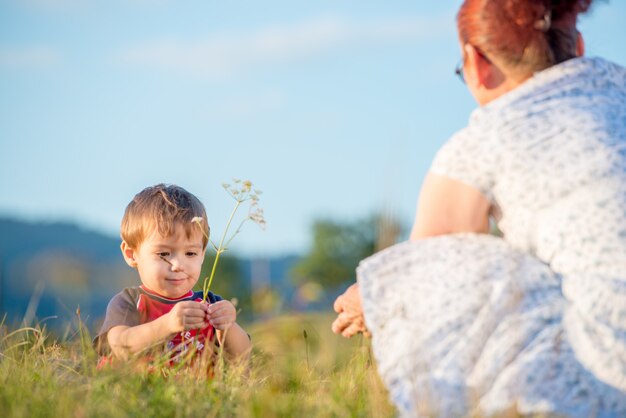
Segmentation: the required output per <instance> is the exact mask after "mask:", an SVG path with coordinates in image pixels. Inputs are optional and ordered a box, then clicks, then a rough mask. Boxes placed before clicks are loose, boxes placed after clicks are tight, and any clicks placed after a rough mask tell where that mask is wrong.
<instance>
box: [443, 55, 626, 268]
mask: <svg viewBox="0 0 626 418" xmlns="http://www.w3.org/2000/svg"><path fill="white" fill-rule="evenodd" d="M459 160H465V162H463V161H459ZM451 166H454V168H452V167H451ZM433 169H434V171H436V172H439V173H442V174H446V175H452V176H453V177H455V178H456V179H458V180H461V181H465V182H467V183H469V184H470V185H473V186H476V187H477V188H478V189H479V190H481V191H482V192H483V193H484V194H485V195H487V196H488V197H489V198H491V199H492V200H493V201H494V203H495V204H496V205H497V206H498V207H499V209H500V211H501V214H502V218H501V220H500V222H499V227H500V229H501V230H502V231H503V233H504V237H505V239H506V240H507V241H508V242H509V243H511V245H513V246H514V247H516V248H518V249H521V250H524V251H529V252H531V253H533V254H535V255H536V256H537V257H539V258H540V259H541V260H543V261H544V262H546V263H547V264H550V266H551V267H552V268H553V269H554V270H555V271H557V272H559V273H562V274H564V275H567V274H570V273H571V274H578V273H593V274H603V275H613V276H615V275H620V276H625V277H626V69H624V68H621V67H619V66H616V65H614V64H612V63H609V62H607V61H604V60H601V59H587V58H579V59H574V60H569V61H567V62H565V63H563V64H560V65H557V66H554V67H552V68H550V69H548V70H545V71H543V72H541V73H539V74H537V75H535V77H533V78H532V79H530V80H529V81H527V82H526V83H525V84H524V85H522V86H520V87H519V88H518V89H516V90H514V91H512V92H510V93H508V94H507V95H504V96H502V97H500V98H499V99H497V100H495V101H493V102H492V103H490V104H489V105H487V106H485V107H483V108H480V109H478V110H476V111H475V112H474V114H473V115H472V119H471V123H470V125H469V126H468V127H467V128H466V129H465V130H463V131H462V132H461V133H459V134H458V135H457V136H456V137H455V138H453V139H452V140H451V142H450V144H447V145H446V146H445V147H444V149H443V150H442V151H441V153H440V155H438V157H437V159H436V161H435V163H434V166H433ZM463 170H465V172H463ZM451 172H452V173H451Z"/></svg>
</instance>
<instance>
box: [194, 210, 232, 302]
mask: <svg viewBox="0 0 626 418" xmlns="http://www.w3.org/2000/svg"><path fill="white" fill-rule="evenodd" d="M239 205H241V200H239V199H237V204H235V207H234V208H233V211H232V212H231V214H230V218H229V219H228V223H227V224H226V228H225V229H224V233H223V234H222V239H220V245H219V247H218V248H217V252H216V254H215V261H213V269H212V270H211V276H209V281H208V283H207V281H206V280H205V282H204V289H203V290H204V295H202V301H203V302H206V300H207V297H208V295H209V290H210V289H211V283H213V276H215V269H216V268H217V262H218V261H219V259H220V255H221V254H222V253H223V252H224V251H225V250H226V249H225V248H224V247H223V245H224V239H226V234H228V228H229V227H230V224H231V223H232V222H233V218H234V217H235V213H236V212H237V209H238V208H239Z"/></svg>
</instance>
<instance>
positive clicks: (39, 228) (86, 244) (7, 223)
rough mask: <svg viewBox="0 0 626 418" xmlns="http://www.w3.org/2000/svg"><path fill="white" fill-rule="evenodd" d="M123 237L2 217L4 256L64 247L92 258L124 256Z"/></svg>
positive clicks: (1, 250)
mask: <svg viewBox="0 0 626 418" xmlns="http://www.w3.org/2000/svg"><path fill="white" fill-rule="evenodd" d="M119 245H120V239H119V238H114V237H109V236H106V235H103V234H100V233H98V232H93V231H88V230H85V229H83V228H81V227H79V226H78V225H75V224H71V223H67V222H54V223H49V222H48V223H44V222H40V223H29V222H24V221H18V220H15V219H6V218H0V257H2V259H13V258H15V257H21V256H24V255H28V254H36V253H38V252H40V251H43V250H46V251H47V250H50V249H55V248H56V249H61V250H64V251H68V252H72V253H75V254H77V255H79V256H80V257H84V258H87V259H91V260H111V259H114V258H119V257H120V250H119Z"/></svg>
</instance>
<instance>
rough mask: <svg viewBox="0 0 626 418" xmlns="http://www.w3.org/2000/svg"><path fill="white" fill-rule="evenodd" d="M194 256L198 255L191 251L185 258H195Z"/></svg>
mask: <svg viewBox="0 0 626 418" xmlns="http://www.w3.org/2000/svg"><path fill="white" fill-rule="evenodd" d="M196 255H198V253H194V252H192V251H190V252H188V253H187V257H193V256H196Z"/></svg>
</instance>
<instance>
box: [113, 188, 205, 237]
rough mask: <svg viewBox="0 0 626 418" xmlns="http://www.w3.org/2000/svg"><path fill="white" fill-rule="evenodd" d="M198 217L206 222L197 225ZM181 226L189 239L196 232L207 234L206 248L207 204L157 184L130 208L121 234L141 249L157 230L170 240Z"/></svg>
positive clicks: (177, 190) (132, 202)
mask: <svg viewBox="0 0 626 418" xmlns="http://www.w3.org/2000/svg"><path fill="white" fill-rule="evenodd" d="M194 218H201V219H202V222H200V223H197V222H195V221H193V219H194ZM178 224H180V225H182V226H183V228H184V229H185V233H186V234H187V238H190V237H191V236H192V234H193V233H194V231H195V232H203V233H202V247H203V249H204V248H206V246H207V243H208V241H209V233H210V229H209V222H208V219H207V216H206V210H205V209H204V205H202V203H201V202H200V200H198V198H197V197H196V196H194V195H193V194H191V193H189V192H188V191H187V190H185V189H183V188H182V187H179V186H176V185H173V184H157V185H156V186H152V187H146V188H145V189H143V190H142V191H141V192H139V193H137V194H136V195H135V197H134V198H133V200H132V201H131V202H130V203H129V204H128V206H126V211H125V212H124V217H123V218H122V226H121V228H120V235H121V237H122V239H123V240H124V241H126V243H127V244H128V245H129V246H130V247H131V248H138V247H139V246H140V245H141V243H142V242H143V240H144V239H146V237H148V236H149V235H150V234H152V233H153V232H154V231H155V230H156V231H157V232H158V233H159V234H160V235H161V236H164V237H169V236H171V235H172V234H173V233H174V230H175V227H176V225H178ZM198 228H201V230H200V231H199V230H198Z"/></svg>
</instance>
